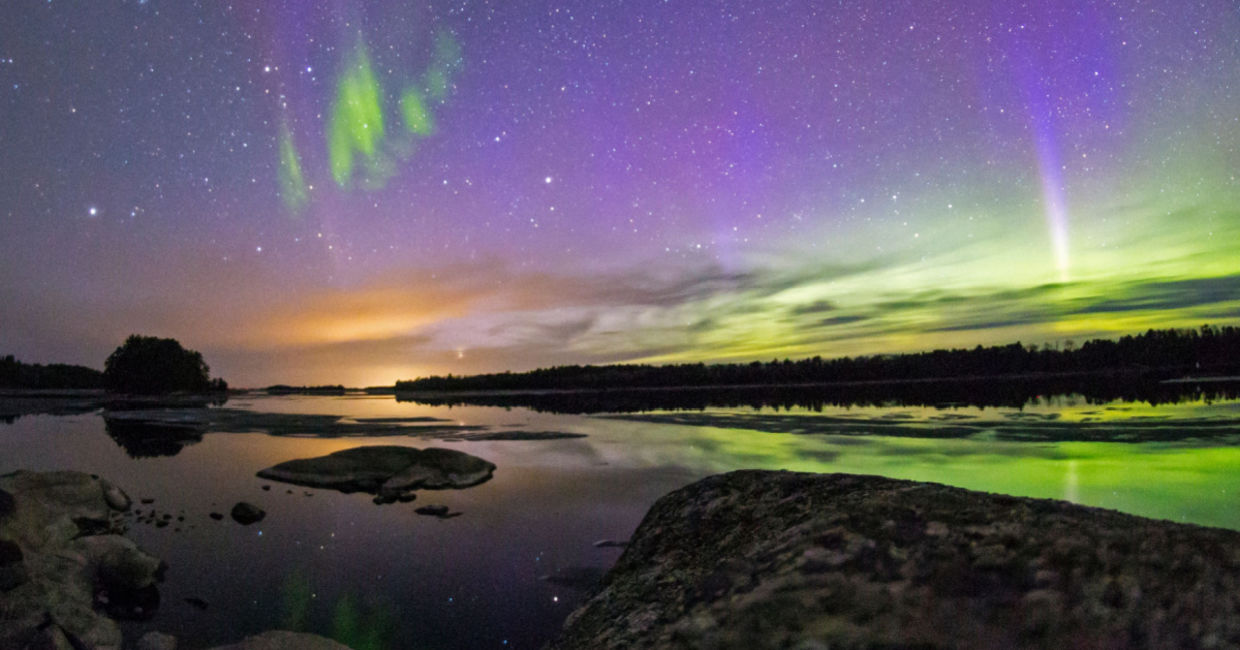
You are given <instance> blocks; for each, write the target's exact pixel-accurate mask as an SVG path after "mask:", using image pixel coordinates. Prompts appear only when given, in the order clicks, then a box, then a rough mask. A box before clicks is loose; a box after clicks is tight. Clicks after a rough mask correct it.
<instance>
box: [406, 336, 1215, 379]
mask: <svg viewBox="0 0 1240 650" xmlns="http://www.w3.org/2000/svg"><path fill="white" fill-rule="evenodd" d="M1237 373H1240V327H1234V326H1222V327H1220V326H1213V325H1204V326H1202V327H1201V328H1199V329H1162V330H1155V329H1151V330H1148V331H1146V332H1145V333H1143V334H1138V335H1130V336H1124V337H1123V338H1120V339H1119V340H1110V339H1093V340H1090V341H1086V342H1085V343H1083V344H1081V345H1080V346H1079V347H1078V346H1076V345H1075V344H1073V343H1071V342H1067V343H1064V344H1063V345H1060V346H1041V347H1039V346H1036V345H1031V346H1025V345H1022V344H1021V343H1019V342H1017V343H1012V344H1010V345H1003V346H992V347H982V346H981V345H979V346H977V347H975V348H973V349H951V350H934V351H932V352H920V353H913V354H886V355H875V356H862V357H840V358H837V359H823V358H822V357H813V358H810V359H802V360H799V361H793V360H790V359H784V360H782V361H781V360H778V359H776V360H772V361H769V362H765V363H763V362H760V361H754V362H752V363H731V364H705V363H692V364H675V365H666V366H654V365H646V364H635V365H628V364H617V365H606V366H590V365H587V366H579V365H575V366H557V367H553V368H540V369H538V370H533V371H530V372H520V373H514V372H503V373H493V374H483V375H471V376H453V375H447V376H446V377H439V376H434V377H423V378H419V379H413V380H405V381H398V382H396V392H397V393H398V394H400V393H415V392H432V393H433V392H472V391H511V390H606V389H637V388H667V387H688V386H692V387H727V386H780V385H798V384H834V383H865V382H908V381H923V380H931V379H944V378H955V379H960V378H990V377H1030V378H1033V377H1052V376H1071V375H1084V374H1093V375H1112V376H1123V377H1127V378H1129V379H1140V380H1142V381H1146V382H1148V381H1156V380H1163V379H1171V378H1178V377H1185V376H1195V377H1201V376H1210V375H1227V374H1237Z"/></svg>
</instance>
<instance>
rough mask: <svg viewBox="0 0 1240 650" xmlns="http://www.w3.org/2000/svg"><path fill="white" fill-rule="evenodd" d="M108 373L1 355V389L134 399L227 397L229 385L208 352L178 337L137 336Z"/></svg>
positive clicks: (109, 362)
mask: <svg viewBox="0 0 1240 650" xmlns="http://www.w3.org/2000/svg"><path fill="white" fill-rule="evenodd" d="M103 367H104V369H103V371H102V372H101V371H99V370H95V369H94V368H88V367H86V366H76V365H68V364H63V363H53V364H48V365H42V364H38V363H23V362H21V361H18V360H17V359H16V358H15V357H14V356H13V355H11V354H10V355H7V356H4V357H0V389H16V390H70V389H72V390H98V389H106V390H108V391H109V392H112V393H126V394H134V395H159V394H165V393H174V392H187V393H223V392H225V391H227V390H228V383H227V382H225V381H224V380H223V379H221V378H219V377H216V378H212V377H211V376H210V370H211V369H210V367H209V366H208V365H207V363H206V361H204V360H203V358H202V353H201V352H197V351H195V350H190V349H187V348H184V347H182V346H181V343H180V342H179V341H177V340H176V339H168V338H159V337H155V336H142V335H139V334H131V335H130V336H129V337H128V338H126V339H125V342H124V343H122V344H121V345H120V346H118V347H117V348H116V349H115V350H113V351H112V354H110V355H108V358H107V359H106V360H104V363H103Z"/></svg>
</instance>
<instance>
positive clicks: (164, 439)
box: [103, 416, 203, 458]
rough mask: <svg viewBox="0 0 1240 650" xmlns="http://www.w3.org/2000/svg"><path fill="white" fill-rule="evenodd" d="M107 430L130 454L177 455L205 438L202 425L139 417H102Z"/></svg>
mask: <svg viewBox="0 0 1240 650" xmlns="http://www.w3.org/2000/svg"><path fill="white" fill-rule="evenodd" d="M103 423H104V430H105V431H106V432H107V434H108V437H110V438H112V440H114V441H116V444H117V445H120V447H121V449H124V450H125V453H126V454H128V455H129V457H130V458H155V457H158V456H175V455H177V454H179V453H181V450H182V449H184V448H185V447H186V446H188V445H192V444H195V443H199V442H202V434H203V429H201V428H198V427H194V426H182V425H168V424H161V423H152V422H143V421H137V420H119V419H113V418H109V417H106V416H105V417H104V418H103Z"/></svg>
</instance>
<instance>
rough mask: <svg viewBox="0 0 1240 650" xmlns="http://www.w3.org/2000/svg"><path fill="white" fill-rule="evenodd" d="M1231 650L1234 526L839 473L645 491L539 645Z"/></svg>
mask: <svg viewBox="0 0 1240 650" xmlns="http://www.w3.org/2000/svg"><path fill="white" fill-rule="evenodd" d="M910 646H912V647H983V648H1009V647H1045V648H1053V647H1062V648H1073V647H1168V648H1169V647H1238V646H1240V532H1236V531H1230V530H1221V529H1214V528H1203V527H1200V526H1193V525H1187V524H1177V523H1172V522H1168V521H1158V520H1152V519H1145V518H1142V517H1136V516H1132V515H1125V514H1121V513H1117V512H1113V511H1108V510H1101V509H1097V508H1088V507H1083V506H1077V505H1073V504H1069V503H1066V502H1061V501H1051V500H1043V499H1027V498H1018V497H1010V496H1001V495H995V494H986V493H981V492H972V491H969V490H963V489H959V488H953V487H947V486H944V485H938V484H933V483H917V482H912V481H899V480H893V479H887V478H882V477H875V476H855V475H847V474H821V475H820V474H801V473H791V472H768V471H740V472H732V473H729V474H722V475H718V476H712V477H709V478H707V479H704V480H701V481H698V482H697V483H694V484H692V485H690V486H688V487H685V488H682V489H680V490H677V491H675V492H672V493H670V494H668V495H666V496H664V497H662V498H661V499H659V500H658V501H657V502H656V503H655V504H654V506H653V507H652V508H651V509H650V511H649V512H648V513H647V514H646V517H645V519H643V521H642V523H641V525H640V526H639V527H638V529H637V531H636V533H634V535H633V537H632V539H631V540H630V543H629V546H628V548H627V549H626V550H625V552H624V554H623V555H621V557H620V559H619V561H618V562H617V563H616V565H615V567H613V568H612V570H611V571H610V572H609V573H608V574H607V575H606V577H605V578H604V579H603V581H602V584H601V586H600V588H599V590H598V591H597V592H596V593H595V595H594V596H593V597H592V598H591V599H590V600H588V601H587V602H586V603H585V604H584V605H583V606H582V607H581V608H580V609H578V610H577V611H576V612H574V613H573V614H572V615H570V616H569V618H568V621H567V622H566V623H565V626H564V629H563V630H562V632H561V635H560V636H559V638H558V639H556V640H555V641H553V642H552V643H551V644H550V646H549V647H550V648H704V647H706V648H767V647H786V648H826V647H830V648H859V647H910Z"/></svg>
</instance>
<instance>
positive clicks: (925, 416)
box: [0, 396, 1240, 648]
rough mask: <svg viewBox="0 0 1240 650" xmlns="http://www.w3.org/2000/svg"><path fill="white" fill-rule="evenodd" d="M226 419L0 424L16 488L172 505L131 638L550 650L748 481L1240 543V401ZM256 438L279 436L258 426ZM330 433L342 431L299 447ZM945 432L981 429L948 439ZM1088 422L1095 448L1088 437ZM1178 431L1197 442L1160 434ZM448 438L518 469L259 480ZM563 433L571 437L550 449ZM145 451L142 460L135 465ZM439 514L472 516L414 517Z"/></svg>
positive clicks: (297, 401)
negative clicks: (801, 477) (728, 480)
mask: <svg viewBox="0 0 1240 650" xmlns="http://www.w3.org/2000/svg"><path fill="white" fill-rule="evenodd" d="M1211 399H1213V398H1211ZM229 406H230V407H232V408H233V409H236V410H238V411H244V412H245V413H230V412H229V411H230V409H219V411H220V413H219V417H220V419H219V420H216V419H214V417H215V416H214V415H212V416H211V417H209V418H206V419H205V420H204V421H207V422H211V423H212V424H210V425H208V428H207V429H206V433H205V435H202V436H200V439H199V440H198V441H195V442H192V443H190V444H184V445H181V446H179V448H178V449H177V452H176V453H174V454H172V455H168V454H159V453H153V452H152V450H151V449H150V448H149V447H148V446H147V442H146V441H147V440H148V439H149V438H151V437H152V436H151V435H149V433H142V434H141V435H133V434H130V433H129V432H120V433H118V430H117V429H116V428H115V424H116V423H108V422H106V421H105V420H104V419H103V418H101V417H99V416H98V415H79V416H72V417H58V416H47V415H41V416H33V417H29V418H22V419H20V420H18V421H17V422H15V423H14V424H13V425H11V426H7V427H3V428H0V473H4V472H9V471H13V470H15V469H19V468H28V469H79V470H81V471H87V472H93V473H97V474H99V475H101V476H106V477H108V478H110V479H113V480H114V481H116V482H117V483H119V484H120V485H122V486H123V487H125V488H126V489H127V490H128V491H129V492H130V493H131V495H132V496H134V497H135V499H141V500H142V501H141V503H142V505H141V508H142V512H144V513H146V512H148V511H150V512H154V511H155V510H158V511H159V512H160V513H172V514H174V520H173V521H174V522H175V523H172V524H170V525H168V526H166V527H162V528H161V527H158V526H157V525H135V526H133V527H132V528H131V530H130V533H129V534H130V536H131V537H132V538H133V539H135V541H137V542H138V543H139V544H140V545H141V546H142V547H143V548H145V549H147V550H148V551H150V552H152V553H153V554H155V555H157V556H159V557H161V558H163V559H164V560H165V561H167V562H168V564H169V566H170V569H169V571H168V573H167V576H166V581H165V582H164V584H163V585H161V587H160V589H161V592H162V595H163V604H162V606H161V607H160V608H159V610H158V612H157V613H156V614H155V616H154V618H153V619H151V620H150V621H145V622H130V623H126V626H128V627H127V628H126V630H127V634H130V635H131V636H134V637H136V636H139V635H140V633H141V632H143V631H146V630H156V629H157V630H161V631H164V632H169V633H173V634H177V635H178V636H181V637H182V638H185V639H195V640H196V642H197V643H198V644H200V645H202V646H210V645H216V644H223V643H231V642H235V641H237V640H238V639H240V638H241V637H242V636H245V635H246V634H253V633H256V632H258V631H261V630H265V629H272V628H284V629H298V630H304V631H309V632H314V633H318V634H323V635H327V636H332V635H336V636H337V638H339V639H341V640H342V641H347V642H348V643H351V644H353V645H354V647H359V648H360V647H375V648H379V647H388V648H400V647H419V648H473V647H488V646H492V647H502V646H503V642H504V641H505V640H507V641H508V642H509V647H538V646H540V645H541V644H542V643H544V642H545V641H546V640H547V638H548V637H549V636H550V635H551V634H553V633H554V632H555V630H557V629H558V628H559V625H560V624H561V622H562V621H563V618H564V617H565V616H567V614H568V612H570V611H571V610H572V609H573V608H574V606H575V605H576V604H577V603H579V602H580V599H581V597H582V596H581V593H580V592H579V591H578V590H577V588H576V586H575V585H574V584H570V583H571V582H572V580H571V578H573V577H581V578H590V577H591V576H597V575H598V574H599V573H601V572H602V571H603V570H605V569H606V568H607V567H608V566H610V565H611V563H613V562H614V561H615V559H616V557H617V556H618V553H619V551H618V550H617V549H614V548H598V547H596V546H595V542H597V541H599V540H604V539H612V540H623V539H628V538H629V536H630V535H631V534H632V532H633V530H634V529H635V528H636V526H637V524H638V522H639V521H640V520H641V518H642V516H643V515H644V514H645V512H646V511H647V509H648V508H649V507H650V505H651V504H652V503H653V502H654V501H655V500H656V499H657V498H658V497H660V496H662V495H663V494H666V493H667V492H669V491H671V490H674V489H676V488H679V487H683V486H684V485H686V484H688V483H690V482H692V481H694V480H696V479H699V478H702V477H704V476H707V475H710V474H715V473H719V472H725V471H731V470H736V469H754V468H756V469H785V470H794V471H811V472H848V473H857V474H877V475H884V476H890V477H893V478H905V479H913V480H922V481H934V482H938V483H945V484H949V485H955V486H960V487H965V488H970V489H975V490H983V491H988V492H999V493H1006V494H1013V495H1019V496H1032V497H1045V498H1058V499H1069V500H1072V501H1075V502H1078V503H1083V504H1087V505H1093V506H1100V507H1106V508H1112V509H1116V510H1121V511H1124V512H1129V513H1133V514H1139V515H1144V516H1151V517H1158V518H1164V519H1172V520H1176V521H1187V522H1193V523H1198V524H1204V525H1211V526H1223V527H1228V528H1234V529H1240V510H1237V509H1236V508H1235V495H1236V494H1237V493H1240V471H1237V469H1238V468H1240V447H1237V446H1236V445H1235V444H1233V438H1232V437H1229V435H1226V434H1223V433H1220V432H1221V431H1226V430H1228V429H1227V428H1228V427H1230V430H1231V431H1233V432H1237V431H1238V428H1237V426H1236V422H1237V421H1240V402H1234V401H1231V402H1207V401H1206V400H1205V399H1204V398H1203V399H1202V400H1201V401H1191V402H1190V401H1177V402H1176V403H1160V404H1159V405H1158V406H1151V405H1150V404H1149V403H1147V402H1131V403H1122V402H1112V403H1102V404H1099V403H1094V402H1091V401H1090V399H1088V398H1087V397H1084V396H1075V397H1054V398H1052V397H1043V398H1042V399H1038V400H1033V401H1032V402H1030V403H1026V404H1023V405H1022V406H1020V407H1015V408H1013V407H993V406H986V407H981V406H964V405H960V404H955V405H948V406H943V405H941V404H936V405H935V406H923V405H920V404H910V405H898V406H897V405H882V406H869V405H857V404H849V405H845V406H832V405H827V404H822V405H820V406H821V408H820V409H819V410H815V409H813V408H812V407H795V406H793V407H792V408H788V407H786V406H783V405H781V406H780V407H779V410H778V411H776V410H775V409H773V408H769V407H767V408H763V409H759V410H753V409H749V408H736V407H731V408H713V407H708V408H706V409H705V410H700V411H691V412H653V413H651V412H647V413H630V414H627V415H623V416H621V417H611V416H608V417H597V416H596V417H586V416H580V415H564V414H552V413H540V412H535V411H531V410H527V409H522V408H493V407H484V406H456V407H453V408H451V409H449V408H446V407H442V406H439V407H437V406H427V405H422V404H416V403H412V402H397V401H396V400H394V399H393V398H392V397H390V396H388V397H354V396H349V397H344V398H340V397H322V396H315V397H311V396H289V397H269V396H252V397H249V398H246V399H245V400H244V401H241V400H234V401H233V402H230V404H229ZM208 410H209V411H215V410H216V409H208ZM269 414H286V415H288V416H290V417H287V418H275V417H270V415H269ZM147 415H149V413H148V414H147ZM134 417H137V416H134ZM243 423H244V424H246V425H247V426H248V425H255V424H261V425H262V426H264V427H270V428H271V430H272V433H275V432H280V433H283V434H285V435H268V433H266V431H264V432H262V433H244V432H241V431H242V430H245V428H244V427H242V426H241V424H243ZM320 423H326V424H328V425H329V426H328V427H327V429H326V433H328V434H331V435H335V436H337V437H305V436H306V434H313V432H314V426H313V425H316V424H320ZM122 424H123V423H122ZM361 427H365V428H361ZM422 427H425V429H422ZM936 428H939V429H943V430H946V431H967V432H969V433H968V435H962V436H960V435H953V436H948V437H942V436H938V435H935V434H934V430H935V429H936ZM1074 429H1079V430H1082V431H1085V432H1087V433H1089V435H1094V434H1098V437H1097V439H1095V438H1090V437H1088V436H1084V437H1083V436H1076V437H1073V436H1072V435H1071V432H1072V431H1073V430H1074ZM1177 429H1182V430H1185V431H1190V432H1193V433H1194V435H1193V436H1189V437H1182V436H1181V437H1177V436H1163V434H1164V433H1166V432H1169V431H1175V430H1177ZM432 430H436V431H437V433H436V435H438V436H442V437H446V438H449V439H448V440H446V441H445V440H443V439H441V438H436V439H435V442H434V443H433V446H436V447H445V448H449V449H455V450H459V451H462V452H466V453H469V454H471V455H475V456H478V457H480V458H484V459H487V460H490V461H493V462H495V463H496V464H497V465H498V466H500V468H501V469H500V470H498V471H496V472H495V476H494V477H493V478H492V480H490V481H488V482H486V483H484V484H481V485H478V486H477V487H473V488H470V489H467V490H447V491H440V492H435V493H433V494H434V496H433V497H431V496H429V494H430V493H424V494H426V496H423V495H420V496H419V497H418V500H417V501H414V502H413V503H411V504H394V505H390V506H384V507H375V506H374V505H373V503H372V498H371V495H369V494H361V493H359V494H341V493H339V492H336V491H334V490H325V489H317V488H310V489H306V488H298V489H296V490H289V489H286V488H285V486H283V485H280V484H274V485H273V484H272V482H271V481H269V480H265V479H262V478H259V477H258V476H256V473H257V472H258V471H259V470H261V469H263V468H266V467H270V466H273V465H276V464H278V463H281V462H284V461H287V460H289V459H291V458H306V457H312V456H322V455H327V454H331V453H333V452H337V451H340V450H343V449H351V448H354V447H359V446H364V445H393V444H395V445H401V446H412V447H417V448H424V447H427V446H431V445H430V444H429V443H428V441H427V439H426V438H425V437H423V436H422V435H421V434H422V433H429V432H431V431H432ZM1107 430H1113V431H1121V432H1123V431H1127V432H1130V433H1131V432H1133V431H1145V432H1149V433H1150V435H1149V436H1147V437H1146V438H1144V439H1142V440H1134V441H1130V442H1124V443H1115V442H1109V441H1103V440H1104V437H1103V436H1102V435H1101V434H1102V433H1103V432H1105V431H1107ZM1211 430H1215V431H1214V433H1210V434H1209V435H1207V432H1210V431H1211ZM923 431H924V432H929V435H909V433H910V432H912V433H919V432H923ZM547 432H569V433H572V434H573V435H574V436H575V437H557V436H546V435H536V434H545V433H547ZM1021 432H1024V433H1028V434H1030V435H1032V436H1033V437H1029V436H1028V435H1024V434H1023V433H1022V435H1016V434H1017V433H1021ZM1090 432H1092V433H1090ZM162 433H165V434H166V433H176V432H162ZM181 433H184V432H181ZM342 433H349V434H362V435H360V437H354V435H345V436H342V435H340V434H342ZM415 433H416V434H418V435H411V434H415ZM509 433H515V434H522V433H524V434H527V435H509ZM875 433H877V434H878V435H874V434H875ZM492 434H495V435H492ZM499 434H503V435H499ZM1155 434H1157V435H1155ZM1216 434H1217V435H1216ZM1159 436H1163V437H1159ZM122 440H124V441H125V442H122ZM135 440H136V441H137V442H136V443H135V442H134V441H135ZM131 447H132V448H133V449H136V450H138V451H139V452H140V453H143V454H147V455H142V456H141V457H140V458H141V459H140V460H134V456H131V454H130V451H132V450H133V449H131ZM167 451H171V448H169V449H168V450H167ZM264 486H267V489H264ZM148 500H150V501H153V503H149V504H148V503H147V501H148ZM238 501H247V502H251V503H254V504H256V505H258V506H260V507H262V508H263V509H264V510H266V511H267V512H268V516H267V517H266V518H265V519H264V520H263V521H262V522H260V523H259V524H255V525H253V526H249V527H244V526H240V525H237V524H235V523H234V522H231V521H230V520H228V519H227V518H224V519H223V520H222V521H216V520H214V519H212V518H210V517H209V514H210V513H211V512H227V509H228V508H229V507H230V506H231V505H232V504H234V503H236V502H238ZM428 503H434V504H438V505H443V506H447V507H448V508H450V511H451V512H464V513H465V516H462V517H458V518H450V519H439V518H436V517H426V516H419V515H417V514H416V513H415V511H414V509H415V508H417V507H419V506H422V505H426V504H428ZM182 515H183V516H184V521H183V522H182V521H180V519H179V517H180V516H182ZM144 516H145V515H144ZM161 517H162V515H161ZM190 599H195V600H197V601H198V602H207V603H210V606H209V607H207V608H201V607H198V606H194V605H193V603H192V602H191V600H190Z"/></svg>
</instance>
